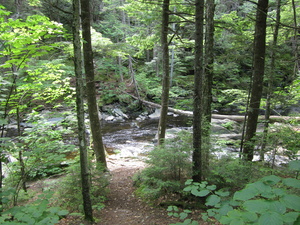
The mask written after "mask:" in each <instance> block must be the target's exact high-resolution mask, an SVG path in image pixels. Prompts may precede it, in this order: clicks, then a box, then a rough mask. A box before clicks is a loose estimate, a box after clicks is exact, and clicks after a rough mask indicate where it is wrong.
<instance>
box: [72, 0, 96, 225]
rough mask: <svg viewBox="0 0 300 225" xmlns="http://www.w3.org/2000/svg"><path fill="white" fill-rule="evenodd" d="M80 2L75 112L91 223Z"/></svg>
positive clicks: (86, 208)
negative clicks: (80, 33)
mask: <svg viewBox="0 0 300 225" xmlns="http://www.w3.org/2000/svg"><path fill="white" fill-rule="evenodd" d="M79 1H80V0H73V47H74V67H75V76H76V112H77V123H78V140H79V151H80V168H81V192H82V199H83V210H84V215H85V219H86V220H87V221H89V222H93V221H94V218H93V209H92V203H91V198H90V182H89V181H90V179H89V176H90V174H89V170H88V159H87V143H86V136H85V134H86V132H85V131H86V130H85V124H84V102H83V96H84V95H83V83H84V82H83V74H82V56H81V53H82V52H81V43H80V35H79V31H80V16H79V14H80V13H79V11H80V10H79V8H80V4H79Z"/></svg>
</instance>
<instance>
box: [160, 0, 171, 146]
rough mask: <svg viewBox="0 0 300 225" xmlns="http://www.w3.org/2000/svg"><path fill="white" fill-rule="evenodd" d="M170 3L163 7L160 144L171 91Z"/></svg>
mask: <svg viewBox="0 0 300 225" xmlns="http://www.w3.org/2000/svg"><path fill="white" fill-rule="evenodd" d="M169 5H170V0H164V1H163V7H162V32H161V45H162V62H163V91H162V100H161V111H160V119H159V125H158V144H162V143H163V141H164V138H165V134H166V126H167V114H168V104H169V92H170V71H169V70H170V66H169V61H170V60H169V46H168V31H169Z"/></svg>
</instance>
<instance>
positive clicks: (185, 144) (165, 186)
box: [135, 132, 192, 199]
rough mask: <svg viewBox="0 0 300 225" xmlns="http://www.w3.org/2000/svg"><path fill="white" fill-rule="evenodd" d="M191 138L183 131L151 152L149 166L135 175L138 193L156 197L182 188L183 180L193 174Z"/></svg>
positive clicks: (147, 196)
mask: <svg viewBox="0 0 300 225" xmlns="http://www.w3.org/2000/svg"><path fill="white" fill-rule="evenodd" d="M190 138H191V137H190V134H188V133H187V132H182V133H180V134H178V136H177V137H175V138H172V139H167V140H166V141H165V143H164V144H163V145H162V146H158V147H156V148H155V149H154V150H153V151H151V152H150V153H149V156H148V157H149V159H148V160H147V161H146V162H147V164H148V165H149V166H148V167H147V168H145V169H144V170H143V171H142V172H141V173H140V174H138V176H136V177H135V183H136V185H138V186H139V189H138V191H137V192H138V193H140V194H141V195H142V196H144V197H146V198H151V199H156V198H158V197H160V196H164V195H168V194H170V193H174V192H178V191H180V190H181V186H182V180H183V179H184V178H185V177H187V176H190V174H191V162H190V156H191V151H192V148H191V144H190V143H191V142H190Z"/></svg>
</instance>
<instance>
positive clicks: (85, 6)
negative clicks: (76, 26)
mask: <svg viewBox="0 0 300 225" xmlns="http://www.w3.org/2000/svg"><path fill="white" fill-rule="evenodd" d="M89 2H90V1H89V0H81V18H82V37H83V40H84V41H83V56H84V69H85V74H86V94H87V102H88V112H89V118H90V126H91V131H92V137H93V148H94V151H95V155H96V160H97V163H101V164H103V166H104V167H105V168H106V167H107V165H106V158H105V149H104V145H103V141H102V131H101V125H100V118H99V109H98V104H97V100H96V86H95V79H94V77H95V73H94V62H93V51H92V40H91V22H90V5H89Z"/></svg>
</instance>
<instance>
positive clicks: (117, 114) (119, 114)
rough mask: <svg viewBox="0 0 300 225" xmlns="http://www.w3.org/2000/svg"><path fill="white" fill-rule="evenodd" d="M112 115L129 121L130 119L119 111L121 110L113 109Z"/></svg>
mask: <svg viewBox="0 0 300 225" xmlns="http://www.w3.org/2000/svg"><path fill="white" fill-rule="evenodd" d="M112 113H113V114H114V115H115V116H120V117H122V118H124V119H128V118H129V117H128V116H127V115H126V114H125V113H123V112H122V110H121V109H119V108H116V109H113V110H112Z"/></svg>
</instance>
